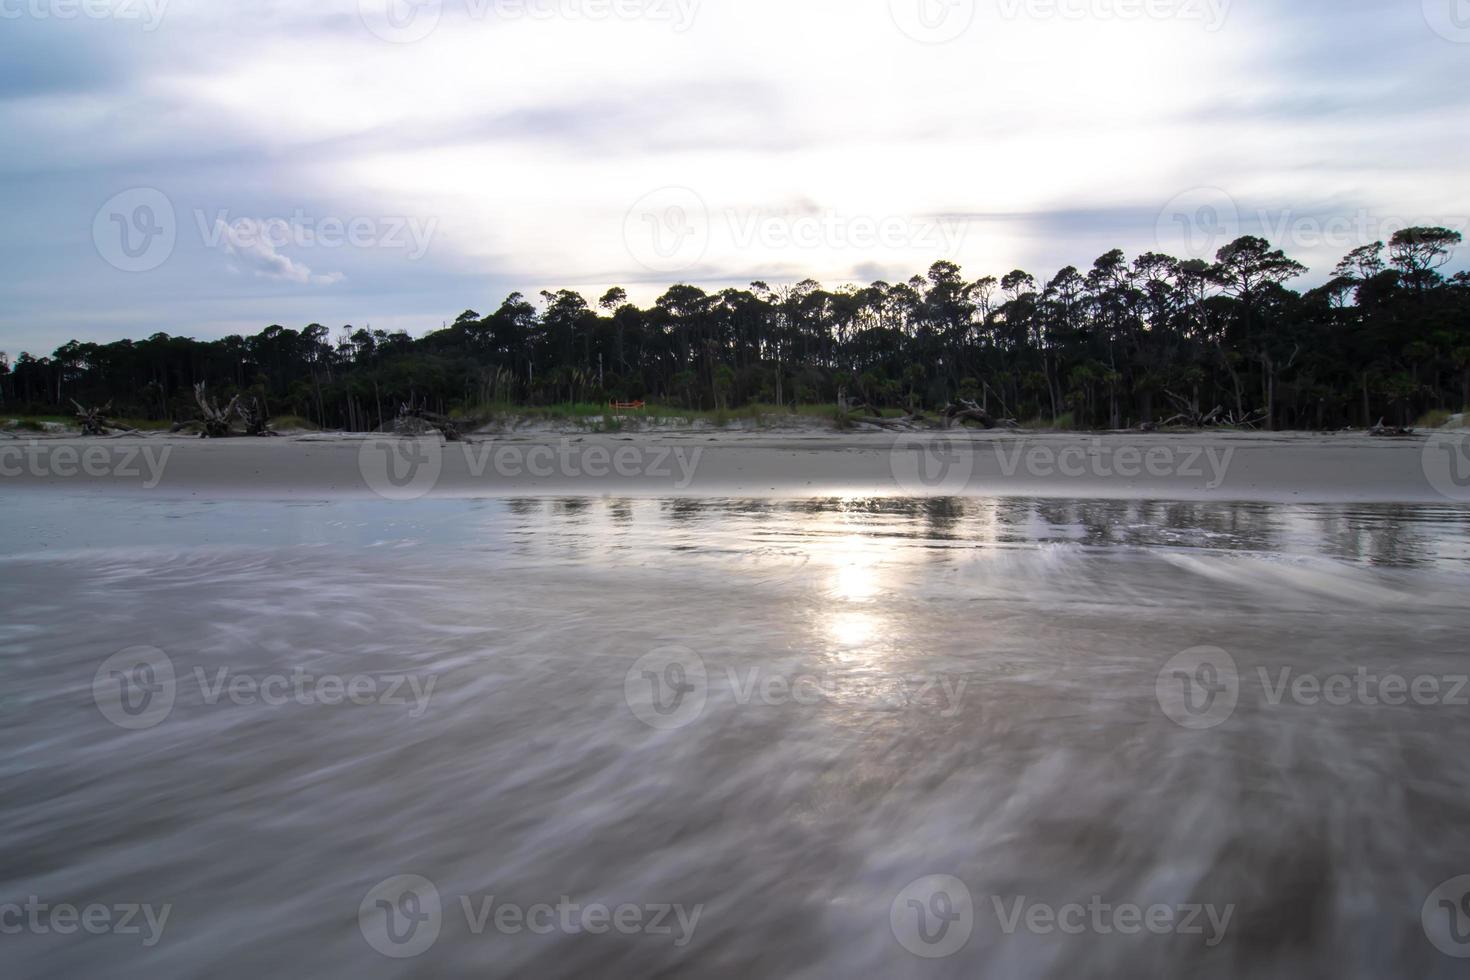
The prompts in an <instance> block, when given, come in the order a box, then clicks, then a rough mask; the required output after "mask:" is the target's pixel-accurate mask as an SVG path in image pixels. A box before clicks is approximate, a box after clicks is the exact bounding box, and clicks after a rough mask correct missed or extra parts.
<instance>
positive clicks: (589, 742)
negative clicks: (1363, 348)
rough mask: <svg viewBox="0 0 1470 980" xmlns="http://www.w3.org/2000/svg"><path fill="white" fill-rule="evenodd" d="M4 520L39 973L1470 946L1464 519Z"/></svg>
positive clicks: (547, 967)
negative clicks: (39, 907)
mask: <svg viewBox="0 0 1470 980" xmlns="http://www.w3.org/2000/svg"><path fill="white" fill-rule="evenodd" d="M4 514H5V517H4V527H5V532H6V533H5V537H4V540H3V542H0V556H3V557H0V609H3V611H4V619H3V622H0V671H3V676H4V684H3V687H0V698H3V700H0V732H3V737H4V744H5V746H6V749H7V751H6V752H5V753H4V756H3V759H0V787H3V794H0V834H3V839H4V840H5V842H6V843H5V847H4V852H3V858H0V905H3V904H4V903H16V904H18V905H24V904H25V903H27V902H28V900H29V898H30V896H36V897H37V901H39V902H46V903H50V904H51V905H56V904H62V903H65V904H69V905H73V906H77V907H78V908H85V907H87V906H89V905H92V906H105V907H107V908H108V909H109V910H113V909H116V908H118V907H121V906H127V905H147V906H148V907H149V909H150V910H152V911H153V912H154V914H155V915H157V914H159V912H160V911H161V910H162V909H163V908H164V907H165V906H166V907H167V908H168V910H169V911H168V917H167V919H166V922H164V923H163V925H162V927H161V928H157V927H153V928H152V930H151V934H150V926H148V925H147V924H146V921H147V920H146V917H145V916H143V915H139V916H137V922H138V923H140V924H142V928H141V930H140V931H139V932H138V933H129V932H127V931H126V930H120V929H115V928H108V929H105V930H102V929H99V933H98V934H95V935H93V934H89V933H88V932H87V931H86V930H84V929H77V930H75V931H74V932H72V933H71V934H65V935H64V934H60V933H58V931H57V930H56V929H54V928H51V927H50V926H52V925H55V924H56V923H55V922H54V920H46V919H45V918H44V916H43V917H42V919H41V922H42V925H41V926H40V927H38V926H36V925H35V922H34V921H33V920H28V922H27V924H26V925H24V926H23V927H22V928H20V929H19V931H18V932H17V931H13V930H12V931H10V932H7V934H5V935H0V945H3V946H4V947H5V954H6V960H7V963H8V971H7V972H8V973H11V974H13V975H19V976H59V975H82V974H94V973H96V974H105V975H109V976H122V977H131V976H154V975H203V974H206V973H207V974H211V975H227V976H236V975H238V976H254V975H259V974H262V973H263V972H265V971H270V972H274V973H287V972H289V974H291V975H312V976H338V975H340V976H354V977H356V976H378V975H382V976H389V975H392V976H407V975H413V976H445V975H447V976H476V977H483V976H510V975H532V974H534V975H550V976H570V975H574V974H584V973H590V972H594V971H595V972H597V973H599V974H604V975H666V974H673V973H683V972H694V971H699V972H701V973H707V974H714V975H726V974H728V975H749V974H751V973H753V972H754V971H761V972H762V973H779V974H782V975H794V976H858V975H897V976H906V975H930V974H932V975H936V976H951V975H953V976H975V975H984V976H1007V977H1010V976H1015V977H1063V976H1074V975H1078V974H1084V975H1088V976H1117V977H1134V976H1139V975H1150V974H1152V975H1185V974H1188V975H1192V976H1205V977H1231V976H1241V975H1252V976H1266V977H1275V976H1280V977H1288V976H1290V977H1295V976H1347V977H1358V976H1361V977H1380V976H1391V975H1403V976H1409V975H1414V976H1446V977H1448V976H1463V975H1465V972H1466V965H1467V961H1465V960H1461V959H1456V958H1452V957H1451V956H1449V955H1446V954H1445V953H1444V952H1441V950H1440V949H1439V948H1437V947H1436V945H1435V942H1434V941H1433V940H1437V941H1438V942H1439V943H1440V944H1442V945H1443V944H1448V945H1449V948H1450V949H1451V950H1453V951H1462V946H1463V951H1466V952H1470V935H1465V938H1466V940H1467V943H1466V944H1459V937H1460V936H1461V935H1462V934H1463V933H1462V932H1459V931H1456V930H1455V929H1452V928H1450V927H1451V926H1455V927H1459V926H1465V927H1470V919H1464V920H1461V919H1458V918H1456V919H1451V918H1450V915H1451V914H1453V915H1455V916H1459V915H1461V910H1459V909H1458V908H1456V902H1457V900H1458V894H1457V893H1455V894H1452V893H1453V891H1454V890H1453V888H1452V889H1451V890H1450V891H1444V890H1441V891H1439V892H1437V893H1436V889H1437V888H1438V887H1439V886H1440V885H1441V884H1442V883H1444V882H1447V881H1449V880H1451V879H1454V878H1456V877H1457V876H1460V875H1466V874H1470V834H1467V833H1466V831H1465V830H1464V828H1465V827H1466V826H1467V825H1470V794H1467V789H1470V757H1467V754H1466V753H1465V751H1464V746H1465V745H1466V744H1467V739H1470V706H1467V705H1466V704H1463V703H1461V701H1463V700H1466V699H1470V689H1466V690H1457V685H1458V684H1459V682H1460V679H1462V678H1464V675H1465V674H1466V673H1467V672H1470V656H1467V653H1466V650H1465V636H1466V627H1467V625H1470V620H1467V616H1466V612H1465V596H1466V588H1467V585H1470V511H1467V510H1465V509H1456V508H1448V507H1446V508H1431V507H1401V508H1392V507H1365V506H1353V507H1336V508H1330V507H1288V506H1276V505H1264V504H1248V505H1231V504H1202V503H1189V504H1177V503H1148V502H1142V503H1140V502H1131V503H1123V502H1108V501H1088V502H1068V501H1045V502H1039V501H1025V500H1011V501H979V500H968V501H949V500H933V501H904V500H891V499H888V500H871V501H870V500H830V501H799V502H796V501H793V502H782V501H719V500H714V501H709V500H702V501H682V500H664V501H659V500H639V501H626V500H615V499H604V500H586V499H568V500H512V501H479V502H459V501H423V502H418V503H414V504H390V503H369V502H363V501H357V502H336V503H322V504H292V505H288V504H273V503H266V502H252V503H241V502H216V503H194V502H180V501H162V500H140V499H129V500H106V499H97V498H86V499H85V500H83V499H81V498H66V497H56V496H52V497H42V496H40V495H31V494H18V495H12V496H10V497H9V498H8V499H7V500H6V502H5V508H4ZM1199 648H1209V650H1210V651H1211V652H1207V653H1205V654H1199V653H1194V654H1191V655H1189V656H1186V657H1185V658H1183V659H1182V660H1181V659H1178V655H1180V654H1181V653H1183V652H1185V651H1196V650H1198V649H1199ZM125 651H126V652H125ZM1222 652H1223V653H1224V654H1227V655H1228V659H1222V658H1221V657H1220V654H1221V653H1222ZM119 654H121V656H117V657H114V655H119ZM160 657H162V658H164V659H162V660H160V659H159V658H160ZM1201 657H1203V658H1204V659H1205V660H1206V661H1208V663H1204V664H1203V665H1202V661H1201ZM109 658H113V659H111V660H109ZM104 661H106V662H107V663H106V665H104ZM143 667H147V668H150V669H152V671H153V672H152V673H151V674H150V673H147V672H143V673H140V672H139V669H140V668H143ZM167 670H171V671H172V678H169V677H168V676H166V674H167ZM1222 670H1223V671H1224V673H1222V672H1221V671H1222ZM1283 671H1285V672H1286V673H1285V674H1284V675H1283V673H1282V672H1283ZM1339 676H1346V677H1347V678H1349V679H1350V680H1351V686H1350V688H1343V687H1341V686H1340V685H1339V686H1338V687H1335V688H1334V687H1333V686H1332V683H1333V682H1332V681H1331V680H1330V679H1331V678H1334V677H1339ZM1283 677H1284V678H1285V680H1284V681H1283ZM1302 678H1306V679H1307V681H1306V682H1305V683H1304V684H1301V685H1299V686H1297V687H1293V685H1297V684H1298V682H1301V679H1302ZM1361 678H1370V679H1371V680H1360V679H1361ZM1385 678H1402V679H1403V680H1404V681H1405V682H1406V683H1407V684H1409V685H1412V684H1413V683H1414V682H1416V681H1417V682H1419V683H1420V684H1421V687H1420V688H1418V689H1417V690H1418V692H1419V696H1414V695H1409V696H1400V697H1398V698H1395V697H1394V696H1393V693H1394V690H1395V689H1394V688H1393V687H1392V686H1391V684H1392V682H1389V684H1388V685H1385V683H1384V679H1385ZM1323 680H1327V681H1328V689H1327V690H1329V691H1334V690H1335V691H1337V692H1338V694H1342V692H1343V691H1344V690H1346V691H1347V694H1346V695H1345V696H1343V697H1336V696H1329V695H1325V694H1323V692H1322V690H1321V689H1319V688H1314V687H1313V683H1315V682H1320V681H1323ZM1430 681H1433V682H1434V684H1433V691H1432V692H1431V690H1430V687H1429V686H1427V685H1428V683H1429V682H1430ZM1190 683H1195V684H1197V685H1199V686H1200V689H1201V690H1208V691H1210V692H1212V694H1213V695H1218V697H1215V699H1214V700H1211V699H1209V698H1204V697H1196V694H1197V693H1198V691H1191V689H1189V688H1188V687H1187V686H1186V685H1188V684H1190ZM354 684H355V685H357V686H356V688H355V690H356V691H357V696H356V697H354V698H347V697H345V696H344V695H343V691H344V690H353V689H354V688H353V685H354ZM1283 684H1284V685H1285V686H1283ZM1314 690H1315V691H1316V693H1315V694H1314V693H1313V691H1314ZM1365 691H1366V694H1365V693H1364V692H1365ZM271 692H274V693H271ZM1230 694H1233V698H1232V697H1230V696H1229V695H1230ZM1231 700H1233V701H1234V702H1235V703H1234V707H1233V710H1225V707H1226V705H1227V702H1229V701H1231ZM1394 700H1398V701H1402V702H1403V703H1389V702H1391V701H1394ZM354 701H355V702H357V703H354ZM339 702H340V703H339ZM166 703H167V710H164V707H165V704H166ZM110 719H111V720H110ZM1176 719H1178V720H1176ZM405 875H413V876H418V878H416V879H414V880H413V881H411V882H407V881H406V880H405V879H402V878H401V877H400V876H405ZM932 876H946V877H944V878H934V877H932ZM385 882H387V883H388V884H386V885H384V884H383V883H385ZM379 886H382V887H379ZM410 886H411V888H410ZM406 889H407V890H406ZM410 892H411V894H410ZM1432 893H1433V894H1432ZM492 896H493V900H492ZM1446 896H1449V901H1450V904H1449V905H1445V906H1443V907H1442V906H1441V904H1440V903H1441V901H1442V900H1445V897H1446ZM436 900H437V906H436V905H435V902H436ZM379 901H382V902H383V904H382V905H379V904H378V903H379ZM33 904H34V903H33ZM573 904H575V905H576V906H577V907H578V909H579V910H585V909H586V907H587V906H589V905H601V906H606V907H607V908H608V909H609V910H616V909H618V907H619V906H624V907H625V912H626V916H627V918H626V920H625V925H626V926H627V928H616V927H610V926H609V925H608V923H607V922H606V921H605V920H599V919H597V918H595V917H590V918H589V917H587V916H586V914H585V912H583V911H569V909H570V907H571V906H572V905H573ZM1074 904H1075V905H1077V906H1082V907H1087V912H1086V916H1085V920H1084V918H1079V917H1078V915H1077V914H1074V913H1070V912H1068V911H1065V910H1067V909H1068V908H1069V907H1071V906H1072V905H1074ZM539 905H546V906H551V907H552V908H551V909H550V910H548V912H545V913H540V912H536V911H533V909H534V908H535V907H536V906H539ZM1128 906H1137V907H1138V908H1139V909H1143V910H1147V909H1149V908H1150V907H1151V906H1152V907H1154V908H1156V909H1162V910H1164V911H1163V912H1159V913H1158V915H1159V919H1158V922H1157V923H1156V924H1157V925H1158V928H1157V929H1152V928H1138V926H1137V923H1136V922H1132V921H1130V920H1128V919H1127V918H1126V917H1124V918H1119V916H1118V911H1117V910H1118V909H1119V908H1120V907H1128ZM502 907H510V908H511V909H513V910H520V911H521V913H522V914H523V915H530V916H531V918H532V920H533V922H534V924H536V925H537V926H538V928H535V929H534V930H533V929H532V928H531V924H525V923H523V924H521V925H519V926H517V923H518V922H522V921H523V920H519V919H517V917H516V915H515V914H514V911H512V912H511V913H508V914H507V917H505V918H503V919H499V918H497V914H496V912H497V910H500V909H501V908H502ZM1035 907H1040V908H1041V909H1042V911H1040V912H1033V911H1032V910H1033V908H1035ZM467 908H468V911H467ZM665 908H666V910H665V911H663V912H662V913H660V909H665ZM1103 908H1106V909H1107V910H1108V911H1102V909H1103ZM1441 908H1443V911H1441ZM1466 908H1470V905H1467V906H1466ZM1047 909H1050V910H1052V912H1053V914H1054V915H1055V914H1057V913H1060V914H1061V915H1062V916H1063V921H1064V922H1066V923H1069V924H1070V925H1072V926H1076V925H1077V924H1078V923H1082V926H1081V928H1080V930H1076V929H1073V930H1070V931H1067V930H1063V929H1062V928H1060V927H1057V926H1052V927H1050V928H1049V927H1048V919H1047V916H1046V910H1047ZM1190 909H1195V910H1196V911H1195V913H1194V915H1193V917H1192V921H1191V923H1190V924H1189V925H1188V926H1187V927H1186V925H1185V924H1184V921H1183V920H1184V918H1185V917H1186V916H1189V915H1190V912H1189V910H1190ZM487 910H488V912H487ZM635 913H636V914H635ZM1165 913H1168V914H1169V916H1170V918H1169V921H1168V922H1167V923H1166V922H1165V918H1164V915H1165ZM98 914H99V916H100V915H101V913H98ZM109 914H110V915H112V916H113V919H112V920H110V921H113V922H116V921H117V913H115V912H109ZM1212 915H1213V917H1214V918H1213V919H1212V918H1211V916H1212ZM1227 916H1228V918H1227ZM1436 916H1442V917H1443V921H1442V922H1441V921H1440V920H1439V919H1437V918H1436ZM635 919H636V921H635ZM655 920H657V921H655ZM18 921H20V920H19V919H18V918H16V917H15V915H12V916H11V917H10V918H6V916H5V912H4V910H3V909H0V926H9V925H10V924H13V923H15V922H18ZM1426 922H1427V924H1428V928H1426ZM99 923H100V918H99ZM497 923H499V924H497ZM548 926H549V928H548ZM599 926H600V927H601V930H599ZM1130 926H1132V928H1131V930H1130V928H1129V927H1130ZM1196 929H1197V930H1198V931H1195V930H1196ZM1431 933H1433V936H1431ZM149 940H153V941H152V942H150V941H149ZM950 947H953V948H950ZM410 952H412V953H416V954H417V955H413V956H407V957H404V956H402V954H405V953H410ZM941 954H947V955H941Z"/></svg>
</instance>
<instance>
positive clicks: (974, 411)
mask: <svg viewBox="0 0 1470 980" xmlns="http://www.w3.org/2000/svg"><path fill="white" fill-rule="evenodd" d="M837 407H838V409H839V410H840V411H841V412H843V413H844V415H845V416H846V417H847V419H848V421H850V422H856V423H859V424H861V425H872V426H877V427H878V428H880V429H889V430H894V431H912V430H915V429H948V428H951V427H953V426H954V425H956V424H958V425H964V424H965V423H966V422H975V423H978V424H980V425H983V426H984V427H985V428H987V429H996V428H1008V429H1016V428H1019V427H1020V426H1019V425H1017V423H1016V421H1015V420H1014V419H997V418H995V417H993V416H992V415H991V414H990V413H989V412H987V411H985V410H984V409H983V408H981V407H980V406H979V405H977V404H975V403H974V402H972V401H969V400H967V399H963V398H962V399H960V400H959V401H958V402H950V403H949V404H948V405H946V406H944V408H943V409H941V410H940V412H939V417H938V418H937V419H932V418H930V417H929V416H927V415H925V414H924V413H923V412H918V411H914V412H910V413H909V414H907V415H905V416H903V417H902V418H896V419H890V418H884V417H883V413H882V412H880V411H878V409H876V408H874V407H873V406H872V405H870V404H868V403H867V402H866V401H853V400H851V399H849V398H848V397H847V389H845V388H842V389H839V390H838V392H837ZM859 411H860V412H864V413H866V414H863V415H854V414H853V413H854V412H859Z"/></svg>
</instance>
